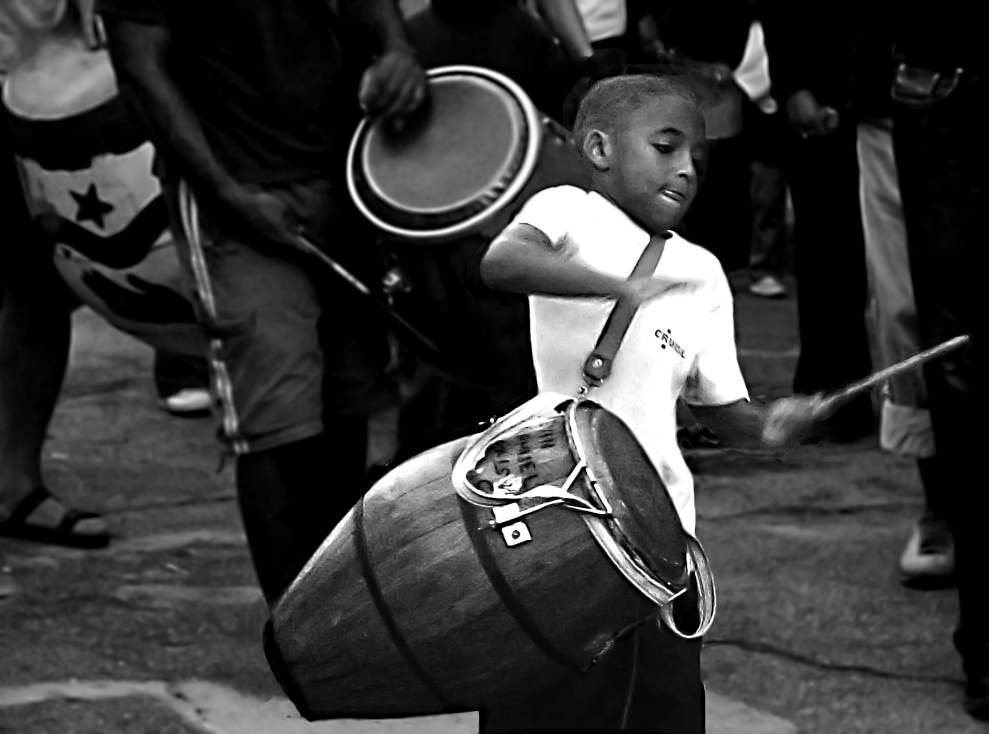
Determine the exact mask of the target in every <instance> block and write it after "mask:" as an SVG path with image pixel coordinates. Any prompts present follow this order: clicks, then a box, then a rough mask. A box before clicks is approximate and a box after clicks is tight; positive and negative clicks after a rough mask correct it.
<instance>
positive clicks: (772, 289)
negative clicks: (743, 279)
mask: <svg viewBox="0 0 989 734" xmlns="http://www.w3.org/2000/svg"><path fill="white" fill-rule="evenodd" d="M749 293H751V294H752V295H754V296H762V297H763V298H783V296H785V295H786V286H785V285H783V284H782V283H780V282H779V281H778V280H777V279H776V278H774V277H773V276H772V275H767V276H765V277H763V278H760V279H759V280H757V281H756V282H755V283H753V284H752V285H750V286H749Z"/></svg>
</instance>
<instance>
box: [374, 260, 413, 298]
mask: <svg viewBox="0 0 989 734" xmlns="http://www.w3.org/2000/svg"><path fill="white" fill-rule="evenodd" d="M381 287H382V288H383V289H384V292H385V293H386V294H387V295H389V296H391V295H394V294H395V293H408V292H409V291H411V290H412V283H411V282H410V281H409V279H408V278H407V277H406V275H405V273H403V272H402V271H401V270H400V269H399V268H398V267H393V268H391V269H390V270H389V271H388V272H386V273H385V274H384V276H383V277H382V279H381Z"/></svg>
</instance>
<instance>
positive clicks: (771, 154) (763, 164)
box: [734, 2, 793, 298]
mask: <svg viewBox="0 0 989 734" xmlns="http://www.w3.org/2000/svg"><path fill="white" fill-rule="evenodd" d="M749 6H750V7H751V8H752V12H753V14H754V16H755V19H754V20H753V21H752V25H751V26H750V28H749V40H748V43H747V44H746V48H745V56H744V57H743V58H742V63H741V64H740V65H739V67H738V68H737V69H736V70H735V72H734V77H735V80H736V82H737V83H738V85H739V86H740V87H741V88H742V89H743V90H744V91H745V94H746V96H747V97H748V98H749V99H750V100H752V102H753V104H752V105H745V106H744V107H743V108H742V125H743V128H744V130H745V132H746V136H747V137H748V144H749V150H750V157H751V159H752V189H751V201H752V244H751V247H750V248H749V249H750V252H749V264H748V267H749V274H750V281H751V282H750V284H749V293H751V294H752V295H755V296H760V297H763V298H783V297H785V296H786V286H785V285H783V282H782V281H783V278H784V277H785V276H788V275H790V274H791V269H792V260H793V254H792V249H793V247H792V245H793V241H792V237H791V233H790V231H789V221H788V212H787V208H788V193H787V185H786V173H785V172H784V170H783V160H784V152H783V145H782V142H783V141H784V140H786V136H787V133H788V129H789V124H788V122H787V120H786V114H785V113H784V112H783V111H781V110H780V109H779V104H778V103H777V102H776V99H775V97H773V96H772V79H771V78H770V73H769V72H770V68H769V67H770V63H769V54H768V53H766V41H765V30H764V29H763V27H762V22H761V21H760V20H759V3H758V2H750V3H749Z"/></svg>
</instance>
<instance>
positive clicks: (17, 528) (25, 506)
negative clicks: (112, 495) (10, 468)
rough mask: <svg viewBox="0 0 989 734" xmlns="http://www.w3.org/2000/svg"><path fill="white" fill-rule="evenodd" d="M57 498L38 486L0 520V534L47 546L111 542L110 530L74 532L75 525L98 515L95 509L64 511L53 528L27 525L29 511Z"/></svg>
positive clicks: (88, 545)
mask: <svg viewBox="0 0 989 734" xmlns="http://www.w3.org/2000/svg"><path fill="white" fill-rule="evenodd" d="M49 497H50V498H52V499H56V501H57V498H56V497H55V496H54V495H53V494H52V493H51V492H49V491H48V490H47V489H45V488H44V487H37V488H35V489H33V490H32V491H31V493H30V494H29V495H28V496H27V497H25V498H24V499H23V500H21V502H20V504H18V505H17V507H15V508H14V511H13V512H12V513H11V514H10V517H9V518H8V519H7V520H5V521H3V522H0V537H3V538H16V539H18V540H31V541H34V542H36V543H47V544H48V545H61V546H65V547H67V548H105V547H106V546H107V545H109V543H110V533H109V532H102V533H98V534H95V535H88V534H82V533H75V532H74V530H75V527H76V525H77V524H78V523H80V522H82V521H83V520H90V519H93V518H99V515H97V514H96V513H94V512H80V511H79V510H71V509H70V510H66V511H65V515H64V516H63V517H62V521H61V522H60V523H59V524H58V525H57V526H55V527H46V526H43V525H29V524H28V523H27V522H26V520H27V519H28V518H29V517H30V516H31V513H32V512H34V511H35V510H36V509H38V506H39V505H41V503H42V502H44V501H45V500H46V499H48V498H49Z"/></svg>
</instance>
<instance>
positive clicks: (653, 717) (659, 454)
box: [478, 75, 825, 734]
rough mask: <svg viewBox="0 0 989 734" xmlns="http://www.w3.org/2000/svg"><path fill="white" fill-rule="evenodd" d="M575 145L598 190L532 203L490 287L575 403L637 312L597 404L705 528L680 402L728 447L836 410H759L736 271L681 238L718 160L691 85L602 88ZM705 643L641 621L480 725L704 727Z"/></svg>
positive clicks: (634, 78) (687, 514)
mask: <svg viewBox="0 0 989 734" xmlns="http://www.w3.org/2000/svg"><path fill="white" fill-rule="evenodd" d="M574 138H575V140H576V142H577V146H578V149H579V150H580V151H581V153H582V155H583V157H584V159H585V163H586V165H588V166H589V170H590V172H591V177H592V184H591V191H584V190H582V189H578V188H575V187H572V186H560V187H556V188H552V189H547V190H544V191H542V192H540V193H538V194H536V195H535V196H533V198H532V199H530V200H529V202H527V203H526V205H525V206H524V207H523V209H522V210H521V212H520V213H519V214H518V216H517V217H516V218H515V220H514V221H513V223H512V224H511V225H510V226H509V227H507V228H506V229H505V230H504V232H502V233H501V235H499V237H498V238H496V239H495V240H494V242H492V244H491V245H490V246H489V248H488V249H487V251H486V252H484V253H483V254H482V255H481V259H480V261H479V263H478V267H479V274H480V279H481V281H482V282H483V284H484V285H486V286H488V287H490V288H493V289H496V290H506V291H513V292H522V293H527V294H529V296H530V298H529V310H530V331H531V337H532V354H533V362H534V366H535V371H536V376H537V380H538V385H539V389H540V391H552V392H559V393H566V394H571V395H572V394H576V392H577V390H578V388H579V387H580V385H581V383H582V379H583V367H584V360H585V358H586V357H587V355H588V354H589V353H590V352H591V351H592V350H593V348H594V346H595V342H596V341H597V338H598V336H599V334H600V333H601V330H602V328H603V327H604V324H605V322H606V320H607V318H608V315H609V313H610V312H611V310H612V308H613V307H614V299H624V300H627V301H630V302H631V303H633V304H635V305H638V306H639V309H638V311H637V312H636V315H635V317H634V318H633V320H632V322H631V325H630V327H629V329H628V332H627V333H626V334H625V337H624V339H623V341H622V344H621V348H620V350H619V351H618V354H617V357H616V358H615V360H614V366H613V369H612V372H611V374H610V376H609V377H608V378H607V380H606V381H605V382H604V383H603V385H601V386H600V387H598V388H593V389H592V390H591V392H590V394H589V395H588V397H589V398H591V399H593V400H594V401H596V402H598V403H600V404H601V405H603V406H604V407H606V408H608V409H609V410H611V411H612V412H613V413H615V414H616V415H617V416H619V417H620V418H621V419H622V420H624V421H625V422H626V423H627V424H628V426H629V427H630V428H631V429H632V431H633V432H634V433H635V434H636V436H637V438H638V439H639V441H640V442H641V443H642V445H643V447H644V449H645V451H646V453H647V454H648V455H649V457H650V458H651V460H652V461H653V463H654V465H655V467H656V469H657V471H658V472H659V475H660V476H661V477H662V479H663V481H664V483H665V484H666V487H667V489H668V490H669V493H670V496H671V497H672V499H673V502H674V504H675V506H676V508H677V511H678V513H679V515H680V519H681V521H682V523H683V526H684V528H685V529H686V530H687V532H689V533H691V534H693V533H694V528H695V511H694V488H693V478H692V477H691V475H690V472H689V470H688V469H687V466H686V464H685V462H684V459H683V456H682V455H681V453H680V450H679V447H678V445H677V441H676V419H675V411H676V401H677V399H678V398H680V397H682V398H684V400H685V401H686V402H687V403H688V404H689V405H690V406H691V410H692V411H693V412H694V414H695V415H696V416H697V418H698V420H700V421H701V422H702V423H703V424H704V425H706V426H708V427H710V428H711V429H712V430H714V431H715V432H716V433H717V435H718V437H719V439H720V440H721V445H722V446H731V447H736V448H781V447H784V446H786V445H789V444H791V443H793V442H794V441H795V440H796V439H797V438H799V437H800V436H801V435H803V434H804V433H805V432H807V431H808V429H809V428H810V427H811V426H812V425H813V424H814V423H815V422H816V421H817V420H818V419H820V418H822V417H823V413H824V410H825V409H824V403H823V401H822V400H821V399H820V398H818V397H814V398H806V397H793V398H785V399H783V400H779V401H776V402H775V403H773V404H772V405H770V406H762V405H759V404H756V403H753V402H750V401H749V399H748V391H747V389H746V387H745V382H744V380H743V378H742V375H741V372H740V370H739V367H738V361H737V357H736V353H735V343H734V332H733V321H732V300H731V293H730V291H729V288H728V281H727V278H726V277H725V274H724V272H723V271H722V270H721V267H720V265H719V264H718V261H717V259H716V258H715V257H714V256H713V255H711V254H710V253H709V252H707V251H706V250H704V249H702V248H700V247H698V246H696V245H693V244H691V243H689V242H687V241H685V240H683V239H681V238H679V237H678V236H676V235H675V234H673V233H672V232H671V231H670V230H671V228H672V227H674V226H676V225H677V223H678V222H679V221H680V220H681V219H682V217H683V216H684V214H685V213H686V211H687V209H688V208H689V206H690V204H691V202H692V201H693V199H694V196H695V195H696V193H697V188H698V186H699V184H700V181H701V179H702V178H703V170H704V165H705V158H706V153H707V147H706V146H707V142H706V139H705V127H704V116H703V114H702V112H701V109H700V106H699V103H698V100H697V97H696V96H695V94H694V92H693V91H692V89H691V87H690V85H689V83H688V82H687V80H686V79H684V78H681V77H677V76H666V77H660V76H653V75H629V76H618V77H612V78H609V79H604V80H602V81H599V82H598V83H597V84H595V85H594V86H593V87H592V88H591V89H590V90H589V91H588V92H587V94H586V95H585V97H584V99H583V100H582V102H581V105H580V109H579V111H578V114H577V119H576V122H575V125H574ZM663 241H665V249H664V251H663V254H662V257H661V258H660V260H659V264H658V266H657V267H656V270H655V273H654V274H652V275H647V276H642V277H634V278H629V273H631V272H632V269H633V267H634V266H635V265H636V262H637V261H638V260H639V257H640V255H641V254H642V252H643V250H644V249H645V248H646V247H647V245H649V244H650V242H652V243H653V246H656V245H659V244H660V242H663ZM691 603H692V601H691V600H690V599H685V600H684V601H683V606H684V607H689V606H690V604H691ZM680 611H681V610H678V614H679V612H680ZM686 611H687V612H688V613H689V611H690V610H689V608H688V609H686ZM689 623H690V620H685V621H684V623H683V625H682V626H681V629H691V628H692V627H690V626H689ZM700 649H701V646H700V641H699V640H692V641H688V640H683V639H681V638H678V637H676V636H674V635H673V634H672V633H671V632H670V631H669V630H666V629H665V628H662V627H661V626H660V625H659V624H658V623H657V624H652V623H650V624H645V625H641V626H640V627H639V628H638V629H637V630H636V632H634V633H633V634H631V635H629V636H627V637H626V638H624V639H623V640H621V641H619V642H618V643H617V644H616V645H615V647H614V649H613V650H612V651H611V652H610V653H609V654H608V655H607V656H606V657H605V658H604V659H603V660H601V661H600V663H598V664H597V665H596V666H595V667H594V668H592V669H591V671H590V672H588V673H587V674H585V675H583V676H574V677H573V679H571V680H569V681H567V682H566V683H564V684H562V685H559V686H556V687H554V688H553V689H552V690H549V691H541V692H539V693H538V694H536V695H535V696H533V697H532V698H531V699H529V700H527V701H522V702H518V704H517V705H513V706H512V707H510V708H508V707H506V708H505V709H493V710H490V711H488V712H485V713H484V715H483V716H482V729H483V730H484V731H488V732H491V731H502V730H510V729H513V728H518V727H533V728H586V727H592V728H615V729H623V728H628V729H635V730H647V731H662V732H666V733H667V734H688V733H689V734H695V733H697V732H703V731H704V688H703V685H702V683H701V680H700Z"/></svg>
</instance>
